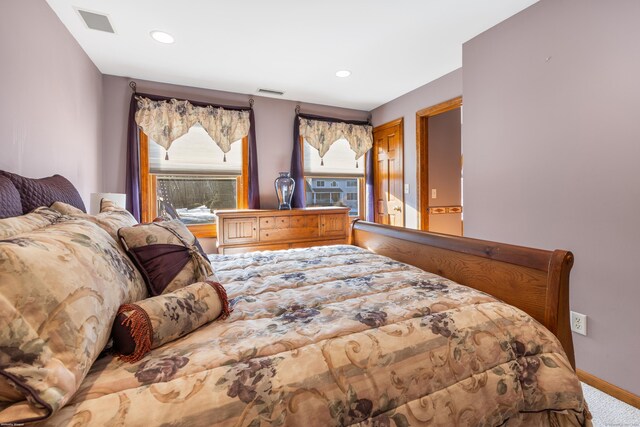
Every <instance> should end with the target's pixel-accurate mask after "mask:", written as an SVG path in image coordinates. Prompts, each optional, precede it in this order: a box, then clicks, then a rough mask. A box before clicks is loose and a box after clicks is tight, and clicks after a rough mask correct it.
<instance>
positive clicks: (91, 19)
mask: <svg viewBox="0 0 640 427" xmlns="http://www.w3.org/2000/svg"><path fill="white" fill-rule="evenodd" d="M78 13H79V14H80V17H81V18H82V20H83V21H84V23H85V24H86V26H87V28H89V29H92V30H98V31H104V32H106V33H111V34H113V33H115V31H113V27H112V26H111V22H109V17H108V16H107V15H101V14H99V13H95V12H89V11H88V10H81V9H78Z"/></svg>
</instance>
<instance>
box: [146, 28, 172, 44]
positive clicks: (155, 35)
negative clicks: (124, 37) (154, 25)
mask: <svg viewBox="0 0 640 427" xmlns="http://www.w3.org/2000/svg"><path fill="white" fill-rule="evenodd" d="M149 35H150V36H151V38H152V39H154V40H155V41H157V42H160V43H165V44H171V43H173V42H174V41H175V40H174V39H173V36H172V35H171V34H169V33H165V32H164V31H151V32H150V33H149Z"/></svg>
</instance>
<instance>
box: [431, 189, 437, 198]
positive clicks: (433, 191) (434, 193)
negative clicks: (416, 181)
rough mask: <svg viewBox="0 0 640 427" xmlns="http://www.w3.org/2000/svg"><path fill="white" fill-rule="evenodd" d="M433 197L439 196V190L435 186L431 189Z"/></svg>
mask: <svg viewBox="0 0 640 427" xmlns="http://www.w3.org/2000/svg"><path fill="white" fill-rule="evenodd" d="M431 198H432V199H437V198H438V190H436V189H435V188H432V189H431Z"/></svg>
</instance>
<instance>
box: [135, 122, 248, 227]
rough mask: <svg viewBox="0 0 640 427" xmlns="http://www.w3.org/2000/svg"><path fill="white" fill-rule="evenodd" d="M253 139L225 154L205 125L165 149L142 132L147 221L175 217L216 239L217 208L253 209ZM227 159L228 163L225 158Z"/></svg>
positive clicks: (143, 196)
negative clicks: (250, 145) (250, 185)
mask: <svg viewBox="0 0 640 427" xmlns="http://www.w3.org/2000/svg"><path fill="white" fill-rule="evenodd" d="M247 145H248V141H247V138H244V139H243V140H242V141H236V142H235V143H233V144H231V151H230V152H228V153H227V154H226V156H225V155H224V153H223V152H222V150H221V149H220V148H219V147H218V145H217V144H215V143H214V142H213V140H212V139H211V137H210V136H209V135H208V134H207V132H206V131H205V130H204V129H203V128H202V127H201V126H199V125H196V126H193V127H192V128H191V129H189V132H188V133H187V134H186V135H184V136H182V137H180V138H178V139H176V140H175V141H174V142H173V144H172V145H171V149H170V151H169V159H168V160H166V159H165V150H164V149H163V148H162V147H161V146H160V145H158V144H156V143H155V142H154V141H153V140H151V139H150V138H148V137H147V135H146V134H145V133H143V132H142V131H141V132H140V178H141V185H140V187H141V193H142V220H143V221H145V222H148V221H152V220H153V219H154V218H155V217H156V216H160V215H169V216H171V217H177V218H178V219H180V220H181V221H182V222H183V223H185V224H186V225H187V226H188V227H189V229H190V230H191V231H192V232H193V233H194V234H195V235H196V236H198V237H214V236H215V235H216V229H215V226H214V225H213V224H214V223H215V217H214V215H213V212H214V211H215V210H216V209H236V208H244V207H246V205H247V182H246V179H247V177H248V172H247V166H248V162H247V160H246V153H247ZM225 157H226V161H224V158H225Z"/></svg>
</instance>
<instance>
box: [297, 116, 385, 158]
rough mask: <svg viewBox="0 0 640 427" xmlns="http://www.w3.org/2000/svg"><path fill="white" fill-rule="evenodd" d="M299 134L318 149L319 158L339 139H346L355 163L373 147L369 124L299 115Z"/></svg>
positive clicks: (371, 129)
mask: <svg viewBox="0 0 640 427" xmlns="http://www.w3.org/2000/svg"><path fill="white" fill-rule="evenodd" d="M300 136H302V137H303V138H304V139H305V141H306V142H308V143H309V145H311V146H312V147H313V148H315V149H316V150H318V153H319V154H320V158H323V157H324V156H325V154H327V152H328V151H329V148H331V145H332V144H333V143H335V142H336V141H339V140H340V139H346V140H347V141H348V142H349V147H350V148H351V151H353V152H354V153H355V160H356V164H357V161H358V159H359V158H360V157H362V156H363V155H364V153H366V152H367V151H369V150H370V149H371V147H373V127H372V126H370V125H356V124H351V123H345V122H333V121H321V120H313V119H306V118H303V117H300Z"/></svg>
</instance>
